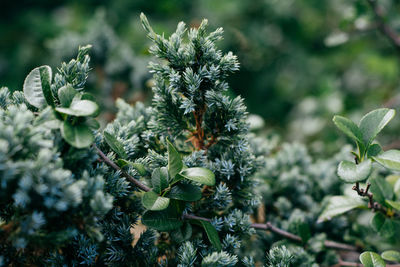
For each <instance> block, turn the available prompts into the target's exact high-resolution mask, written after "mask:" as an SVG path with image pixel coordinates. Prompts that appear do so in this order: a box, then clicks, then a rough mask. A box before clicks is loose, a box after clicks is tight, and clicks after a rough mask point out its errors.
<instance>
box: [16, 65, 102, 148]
mask: <svg viewBox="0 0 400 267" xmlns="http://www.w3.org/2000/svg"><path fill="white" fill-rule="evenodd" d="M51 80H52V70H51V68H50V67H49V66H41V67H37V68H35V69H33V70H32V71H31V72H30V73H29V74H28V76H27V77H26V78H25V81H24V86H23V91H24V95H25V98H26V100H27V101H28V103H29V104H31V105H32V106H34V107H36V108H38V109H44V107H46V106H47V105H48V106H51V107H52V109H54V110H55V111H56V112H57V113H59V114H63V115H64V117H63V116H60V115H57V118H58V119H60V120H62V121H63V122H62V123H61V124H57V126H58V127H59V128H60V130H61V135H62V136H63V138H64V139H65V141H67V142H68V143H69V144H70V145H72V146H74V147H76V148H84V147H87V146H89V145H91V144H92V143H93V141H94V135H93V133H92V130H91V129H97V128H98V127H99V124H98V123H97V121H95V120H94V119H87V120H79V119H78V120H73V121H71V120H69V119H68V116H75V117H87V116H95V115H97V114H98V106H97V104H96V103H95V102H94V101H92V100H93V99H91V97H90V96H89V95H88V94H82V93H79V92H77V91H76V90H75V89H74V88H73V87H72V86H70V85H66V86H63V87H62V88H60V89H59V91H58V97H59V100H60V104H61V107H56V105H55V101H54V99H55V98H54V96H53V93H52V90H51ZM77 121H78V122H77ZM54 125H55V124H54Z"/></svg>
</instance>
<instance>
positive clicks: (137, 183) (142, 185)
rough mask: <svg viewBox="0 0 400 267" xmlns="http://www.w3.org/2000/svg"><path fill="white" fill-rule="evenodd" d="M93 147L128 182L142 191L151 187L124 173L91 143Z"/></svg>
mask: <svg viewBox="0 0 400 267" xmlns="http://www.w3.org/2000/svg"><path fill="white" fill-rule="evenodd" d="M93 147H94V149H96V151H97V154H98V155H99V156H100V158H101V159H102V160H103V161H104V163H105V164H107V165H108V166H110V167H111V168H113V169H114V170H116V171H120V172H121V175H122V176H124V177H125V178H126V179H128V181H129V182H131V183H132V184H134V185H135V186H137V187H139V188H140V189H142V190H143V191H146V192H148V191H150V190H151V189H150V188H149V187H148V186H147V185H145V184H142V183H141V182H139V181H138V180H136V179H135V178H133V177H132V176H131V175H129V174H128V173H126V172H125V171H123V170H122V169H121V168H120V167H118V165H117V164H115V163H114V162H113V161H112V160H110V159H109V158H108V157H107V156H106V155H105V154H104V153H103V151H101V150H100V149H99V148H98V147H97V146H96V145H95V144H93Z"/></svg>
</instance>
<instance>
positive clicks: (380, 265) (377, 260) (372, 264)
mask: <svg viewBox="0 0 400 267" xmlns="http://www.w3.org/2000/svg"><path fill="white" fill-rule="evenodd" d="M360 261H361V263H362V264H364V267H385V266H386V264H385V262H384V260H383V259H382V258H381V256H379V255H378V254H376V253H375V252H371V251H366V252H364V253H362V254H361V255H360Z"/></svg>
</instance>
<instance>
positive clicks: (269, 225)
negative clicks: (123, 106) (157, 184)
mask: <svg viewBox="0 0 400 267" xmlns="http://www.w3.org/2000/svg"><path fill="white" fill-rule="evenodd" d="M93 148H94V149H95V150H96V151H97V154H98V155H99V156H100V158H101V160H102V161H103V162H104V163H105V164H107V165H108V166H110V167H111V168H113V169H115V170H116V171H119V172H120V173H121V175H122V176H123V177H125V178H127V179H128V181H130V182H131V183H132V184H133V185H135V186H137V187H139V188H140V189H141V190H143V191H145V192H148V191H150V190H151V189H150V188H149V187H148V186H146V185H145V184H143V183H141V182H140V181H138V180H137V179H135V178H134V177H133V176H131V175H129V174H128V173H126V172H125V171H123V170H122V169H121V168H120V167H118V166H117V164H115V163H114V162H113V161H112V160H111V159H109V158H108V157H107V156H106V155H105V154H104V153H103V151H101V150H100V149H99V148H98V147H97V146H96V145H95V144H93ZM182 218H183V219H189V220H201V221H207V222H210V221H211V219H209V218H205V217H200V216H197V215H193V214H183V215H182ZM251 227H253V228H254V229H257V230H266V231H271V232H273V233H275V234H278V235H280V236H282V237H285V238H287V239H290V240H293V241H296V242H301V241H302V239H301V237H300V236H298V235H295V234H292V233H289V232H287V231H285V230H282V229H280V228H278V227H276V226H274V225H272V223H271V222H266V223H253V224H252V225H251ZM324 244H325V247H327V248H332V249H337V250H350V251H357V250H358V249H357V247H355V246H352V245H348V244H343V243H338V242H335V241H329V240H326V241H325V243H324Z"/></svg>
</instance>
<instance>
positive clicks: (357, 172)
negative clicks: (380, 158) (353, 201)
mask: <svg viewBox="0 0 400 267" xmlns="http://www.w3.org/2000/svg"><path fill="white" fill-rule="evenodd" d="M371 171H372V162H371V160H370V159H367V160H365V161H363V162H361V163H360V164H355V163H353V162H350V161H342V162H340V164H339V166H338V170H337V174H338V176H339V177H340V179H342V180H343V181H345V182H347V183H355V182H361V181H363V180H365V179H367V178H368V176H369V175H370V174H371Z"/></svg>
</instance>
